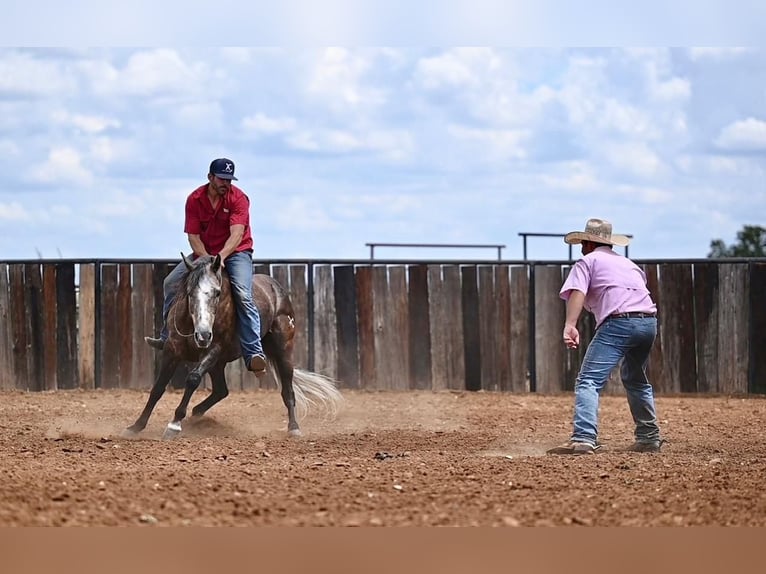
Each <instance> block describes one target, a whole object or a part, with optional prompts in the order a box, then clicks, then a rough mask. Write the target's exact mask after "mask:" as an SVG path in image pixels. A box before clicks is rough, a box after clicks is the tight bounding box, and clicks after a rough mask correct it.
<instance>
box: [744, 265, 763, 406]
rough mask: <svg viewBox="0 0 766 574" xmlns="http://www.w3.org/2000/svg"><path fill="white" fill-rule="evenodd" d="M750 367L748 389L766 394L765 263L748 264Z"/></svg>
mask: <svg viewBox="0 0 766 574" xmlns="http://www.w3.org/2000/svg"><path fill="white" fill-rule="evenodd" d="M749 283H750V285H749V291H750V300H749V307H750V312H749V316H750V369H749V384H748V390H749V392H751V393H758V394H766V297H764V294H765V293H766V263H751V264H750V282H749Z"/></svg>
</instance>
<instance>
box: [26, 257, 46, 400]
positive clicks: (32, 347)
mask: <svg viewBox="0 0 766 574" xmlns="http://www.w3.org/2000/svg"><path fill="white" fill-rule="evenodd" d="M24 285H25V288H26V289H25V291H26V293H25V295H26V297H25V305H26V308H27V368H28V369H29V382H28V385H27V388H28V389H29V390H30V391H42V390H45V380H44V379H45V373H44V368H45V367H44V351H43V345H44V341H43V327H44V325H43V293H42V291H43V279H42V275H41V272H40V265H39V264H38V263H27V264H26V265H24Z"/></svg>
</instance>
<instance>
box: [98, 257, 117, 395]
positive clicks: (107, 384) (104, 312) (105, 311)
mask: <svg viewBox="0 0 766 574" xmlns="http://www.w3.org/2000/svg"><path fill="white" fill-rule="evenodd" d="M117 284H118V267H117V265H114V264H103V265H101V293H100V295H101V296H100V297H99V301H98V305H99V309H98V313H99V316H100V319H101V320H100V329H99V334H98V337H99V342H100V345H99V346H98V349H99V355H100V357H97V358H96V365H97V368H98V369H99V374H98V376H97V381H98V382H99V383H100V385H101V388H102V389H116V388H118V387H119V382H120V362H119V352H120V351H119V349H120V332H119V326H118V316H117Z"/></svg>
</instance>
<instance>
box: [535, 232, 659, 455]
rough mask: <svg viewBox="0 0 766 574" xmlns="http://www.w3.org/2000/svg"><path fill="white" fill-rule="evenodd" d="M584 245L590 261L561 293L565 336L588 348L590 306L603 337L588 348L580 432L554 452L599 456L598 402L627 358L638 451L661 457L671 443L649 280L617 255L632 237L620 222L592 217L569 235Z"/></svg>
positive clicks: (578, 401)
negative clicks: (656, 381)
mask: <svg viewBox="0 0 766 574" xmlns="http://www.w3.org/2000/svg"><path fill="white" fill-rule="evenodd" d="M564 241H565V242H566V243H568V244H570V245H571V244H578V243H581V244H582V254H583V258H582V259H580V260H579V261H577V263H575V265H574V266H573V267H572V270H571V271H570V273H569V276H568V277H567V279H566V281H565V282H564V285H563V286H562V288H561V291H560V293H559V295H560V296H561V298H562V299H564V300H566V302H567V304H566V322H565V323H564V332H563V339H564V343H565V344H566V346H567V347H568V348H570V349H576V348H577V347H578V346H579V344H580V333H579V332H578V331H577V320H578V318H579V317H580V313H581V311H582V309H583V307H584V308H585V309H586V310H588V311H590V312H592V313H593V314H594V315H595V318H596V334H595V335H594V337H593V340H592V341H591V342H590V344H589V345H588V350H587V351H586V353H585V358H584V360H583V363H582V366H581V367H580V372H579V374H578V375H577V382H576V384H575V408H574V431H573V432H572V436H571V438H570V440H569V441H568V442H567V443H565V444H563V445H562V446H559V447H556V448H552V449H550V450H549V451H548V454H593V453H594V452H596V451H597V450H598V449H599V448H601V445H599V443H598V440H597V437H598V400H599V394H600V393H601V390H602V389H603V388H604V385H605V383H606V381H607V379H608V378H609V373H610V372H611V371H612V369H613V368H614V367H615V366H617V364H618V363H619V362H620V360H621V359H622V360H623V362H622V367H621V368H620V376H621V378H622V384H623V385H624V386H625V390H626V392H627V396H628V406H629V407H630V413H631V415H633V421H634V422H635V425H636V430H635V442H634V443H633V445H632V446H631V447H630V448H629V449H628V450H631V451H634V452H659V450H660V447H661V446H662V443H663V442H665V441H664V440H662V439H660V428H659V426H658V425H657V415H656V413H655V408H654V393H653V391H652V386H651V385H650V384H649V380H648V379H647V378H646V363H647V361H648V359H649V352H650V351H651V349H652V344H653V343H654V339H655V337H656V335H657V306H656V305H655V304H654V301H652V298H651V296H650V294H649V290H648V289H647V287H646V275H645V274H644V272H643V271H642V270H641V268H640V267H638V266H637V265H636V264H635V263H633V262H632V261H631V260H630V259H628V258H627V257H623V256H622V255H619V254H617V253H615V252H614V251H612V246H613V245H620V246H625V245H627V244H628V243H629V242H630V239H628V237H626V236H624V235H616V234H615V235H612V224H611V223H609V222H608V221H604V220H602V219H589V220H588V222H587V223H586V224H585V231H584V232H582V231H573V232H571V233H568V234H567V235H566V236H565V237H564Z"/></svg>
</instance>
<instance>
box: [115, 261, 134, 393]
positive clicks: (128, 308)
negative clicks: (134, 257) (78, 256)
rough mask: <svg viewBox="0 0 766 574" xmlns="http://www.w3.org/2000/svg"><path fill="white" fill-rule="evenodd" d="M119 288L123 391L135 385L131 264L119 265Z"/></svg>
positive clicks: (118, 316)
mask: <svg viewBox="0 0 766 574" xmlns="http://www.w3.org/2000/svg"><path fill="white" fill-rule="evenodd" d="M118 272H119V283H118V286H117V344H118V349H117V354H118V357H117V364H118V373H119V378H118V386H119V387H120V388H121V389H126V388H130V387H131V386H132V385H133V315H132V305H131V303H132V302H131V291H132V289H133V286H132V281H133V278H132V273H131V268H130V264H127V263H124V264H121V265H119V269H118Z"/></svg>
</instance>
